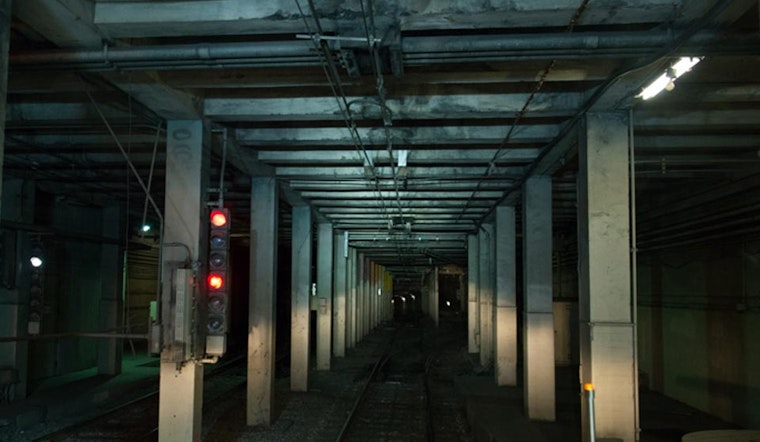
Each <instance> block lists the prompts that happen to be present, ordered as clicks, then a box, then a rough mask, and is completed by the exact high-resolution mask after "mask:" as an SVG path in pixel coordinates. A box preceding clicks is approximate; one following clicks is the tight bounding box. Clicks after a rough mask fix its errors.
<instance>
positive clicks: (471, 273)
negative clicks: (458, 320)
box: [467, 235, 480, 353]
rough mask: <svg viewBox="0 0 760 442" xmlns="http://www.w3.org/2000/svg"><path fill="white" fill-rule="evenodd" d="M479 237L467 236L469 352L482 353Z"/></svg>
mask: <svg viewBox="0 0 760 442" xmlns="http://www.w3.org/2000/svg"><path fill="white" fill-rule="evenodd" d="M478 245H479V244H478V236H477V235H467V351H468V352H470V353H478V352H479V351H480V303H479V302H478V279H479V278H480V254H479V253H478Z"/></svg>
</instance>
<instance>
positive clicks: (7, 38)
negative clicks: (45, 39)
mask: <svg viewBox="0 0 760 442" xmlns="http://www.w3.org/2000/svg"><path fill="white" fill-rule="evenodd" d="M11 15H12V8H11V0H0V201H2V194H3V192H2V190H3V180H2V178H3V172H2V170H3V159H4V158H5V114H6V109H7V104H6V102H7V98H8V59H9V57H8V54H9V51H10V43H11Z"/></svg>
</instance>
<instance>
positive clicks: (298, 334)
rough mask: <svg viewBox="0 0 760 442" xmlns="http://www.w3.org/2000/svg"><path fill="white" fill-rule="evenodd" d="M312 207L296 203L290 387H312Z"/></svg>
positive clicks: (301, 388)
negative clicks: (310, 356) (310, 336)
mask: <svg viewBox="0 0 760 442" xmlns="http://www.w3.org/2000/svg"><path fill="white" fill-rule="evenodd" d="M311 242H312V238H311V208H310V207H309V206H296V207H293V261H292V266H293V273H292V279H291V284H292V285H291V294H292V296H291V303H290V309H291V313H290V321H291V322H290V389H291V390H292V391H308V390H309V332H310V327H309V318H310V315H311V313H310V312H311V306H310V302H311V301H310V300H311Z"/></svg>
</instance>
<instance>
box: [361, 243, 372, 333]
mask: <svg viewBox="0 0 760 442" xmlns="http://www.w3.org/2000/svg"><path fill="white" fill-rule="evenodd" d="M371 268H372V262H371V261H370V260H369V258H367V257H366V256H365V257H364V260H363V261H362V269H363V270H362V338H363V337H365V336H367V333H369V331H370V330H371V326H370V323H369V305H370V302H372V300H371V299H370V280H371V277H372V275H371V273H370V270H371Z"/></svg>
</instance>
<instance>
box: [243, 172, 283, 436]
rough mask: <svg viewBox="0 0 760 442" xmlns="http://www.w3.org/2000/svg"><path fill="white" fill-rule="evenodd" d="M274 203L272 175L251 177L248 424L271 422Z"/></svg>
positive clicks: (274, 317) (276, 197) (276, 199)
mask: <svg viewBox="0 0 760 442" xmlns="http://www.w3.org/2000/svg"><path fill="white" fill-rule="evenodd" d="M278 206H279V194H278V191H277V180H276V178H275V177H253V179H252V180H251V243H250V246H249V247H250V249H249V254H250V266H249V269H248V271H249V286H248V290H249V293H248V299H249V307H248V375H247V382H248V384H247V393H246V419H245V421H246V425H249V426H254V425H272V422H273V421H274V379H275V366H274V363H275V347H276V345H275V342H276V341H275V330H276V329H277V224H278V220H277V218H278V214H279V207H278Z"/></svg>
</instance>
